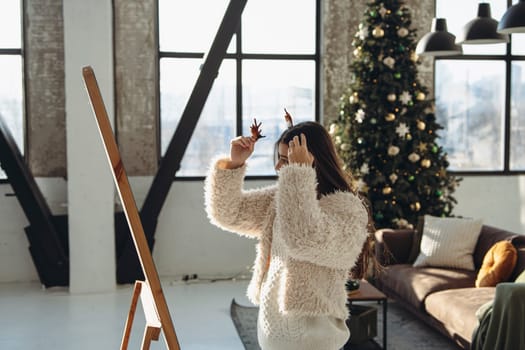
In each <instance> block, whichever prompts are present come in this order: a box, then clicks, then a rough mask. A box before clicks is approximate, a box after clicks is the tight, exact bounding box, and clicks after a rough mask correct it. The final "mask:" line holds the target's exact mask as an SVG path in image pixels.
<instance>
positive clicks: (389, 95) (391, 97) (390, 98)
mask: <svg viewBox="0 0 525 350" xmlns="http://www.w3.org/2000/svg"><path fill="white" fill-rule="evenodd" d="M396 98H397V97H396V94H388V95H387V96H386V99H387V100H388V101H389V102H394V101H395V100H396Z"/></svg>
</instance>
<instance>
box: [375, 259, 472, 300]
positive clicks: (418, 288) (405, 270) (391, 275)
mask: <svg viewBox="0 0 525 350" xmlns="http://www.w3.org/2000/svg"><path fill="white" fill-rule="evenodd" d="M475 279H476V272H475V271H468V270H455V269H442V268H437V267H422V268H416V267H413V266H412V265H410V264H397V265H391V266H387V267H385V268H384V271H383V272H382V273H381V276H380V278H379V280H378V283H379V284H380V288H381V289H383V290H385V291H386V292H387V293H388V291H390V292H392V293H394V294H395V296H397V297H399V298H402V299H403V300H404V301H405V302H407V303H409V304H411V305H412V306H414V307H415V308H420V309H423V307H424V305H423V301H424V300H425V298H426V297H427V295H429V294H430V293H434V292H437V291H441V290H445V289H452V288H466V287H474V280H475Z"/></svg>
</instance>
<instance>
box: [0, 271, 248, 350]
mask: <svg viewBox="0 0 525 350" xmlns="http://www.w3.org/2000/svg"><path fill="white" fill-rule="evenodd" d="M247 285H248V281H245V280H241V281H217V282H209V281H198V280H196V281H190V282H178V281H177V282H174V281H169V280H167V281H166V280H163V281H162V289H163V291H164V295H165V298H166V301H167V303H168V308H169V310H170V315H171V318H172V320H173V324H174V327H175V332H176V333H177V338H178V340H179V344H180V347H181V349H183V350H223V349H224V350H226V349H227V350H242V349H244V347H243V345H242V343H241V342H240V340H239V337H238V335H237V332H236V330H235V328H234V326H233V323H232V321H231V318H230V309H229V308H230V303H231V301H232V299H233V298H235V299H236V300H237V302H238V303H240V304H243V305H251V304H250V302H249V301H248V299H247V298H246V296H245V291H246V287H247ZM131 295H132V286H131V285H122V286H118V287H117V289H116V290H115V291H114V292H107V293H96V294H70V293H69V291H68V290H67V288H61V287H60V288H57V287H54V288H48V289H43V288H42V287H41V286H40V284H39V283H9V284H0V349H2V350H22V349H23V350H33V349H35V350H36V349H39V350H42V349H44V350H45V349H53V350H66V349H67V350H71V349H75V350H83V349H86V350H87V349H89V350H92V349H104V350H105V349H119V348H120V342H121V338H122V332H123V329H124V323H125V321H126V317H127V315H128V311H129V306H130V301H131ZM139 304H140V302H139ZM133 325H134V328H133V329H132V335H131V339H130V344H129V349H140V343H141V340H142V334H143V329H144V317H143V313H142V309H141V308H140V306H139V307H137V312H136V317H135V320H134V324H133ZM151 349H167V347H166V344H165V342H164V339H163V338H162V335H161V339H159V341H158V342H153V343H152V346H151Z"/></svg>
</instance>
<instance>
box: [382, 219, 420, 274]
mask: <svg viewBox="0 0 525 350" xmlns="http://www.w3.org/2000/svg"><path fill="white" fill-rule="evenodd" d="M414 233H415V231H414V230H411V229H387V228H385V229H380V230H377V231H376V232H375V255H376V259H377V261H378V262H379V263H380V264H381V265H383V266H386V265H392V264H408V263H409V261H408V258H409V256H410V252H411V250H412V243H413V240H414Z"/></svg>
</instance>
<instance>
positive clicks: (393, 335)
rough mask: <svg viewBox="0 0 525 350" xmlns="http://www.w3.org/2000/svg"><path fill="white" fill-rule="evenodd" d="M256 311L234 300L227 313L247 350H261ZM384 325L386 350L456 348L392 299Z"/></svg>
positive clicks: (365, 349)
mask: <svg viewBox="0 0 525 350" xmlns="http://www.w3.org/2000/svg"><path fill="white" fill-rule="evenodd" d="M365 304H366V303H365ZM369 305H375V306H379V305H377V304H376V303H370V304H369ZM258 310H259V309H258V308H257V307H253V306H244V305H240V304H238V303H237V302H236V301H235V299H233V300H232V302H231V306H230V313H231V317H232V320H233V324H234V325H235V328H236V329H237V333H238V334H239V337H240V338H241V341H242V343H243V344H244V347H245V349H246V350H260V347H259V344H258V343H257V313H258ZM382 316H383V313H382V312H381V310H380V308H379V309H378V312H377V318H378V320H377V322H378V323H377V329H378V333H379V334H378V336H377V337H376V338H375V341H376V342H377V343H379V344H382V343H383V339H382V334H381V332H382V329H383V327H382V322H383V320H382ZM387 322H388V324H387V346H388V349H389V350H407V349H417V350H457V349H458V348H457V347H456V346H455V345H454V344H453V343H452V342H451V341H450V340H449V339H447V338H445V337H444V336H442V335H441V334H439V333H438V332H437V331H435V330H433V329H432V328H430V327H428V326H427V325H426V324H424V323H423V322H421V321H420V320H418V319H417V318H416V317H414V316H413V315H411V314H410V313H409V312H408V311H405V310H404V309H403V308H402V307H401V306H399V305H397V304H396V302H395V301H392V300H389V301H388V317H387ZM377 348H378V347H377V346H376V345H375V344H374V343H373V342H367V343H364V344H360V345H352V347H348V346H347V347H345V349H352V350H369V349H377Z"/></svg>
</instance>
